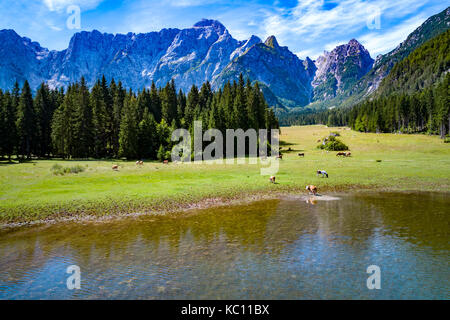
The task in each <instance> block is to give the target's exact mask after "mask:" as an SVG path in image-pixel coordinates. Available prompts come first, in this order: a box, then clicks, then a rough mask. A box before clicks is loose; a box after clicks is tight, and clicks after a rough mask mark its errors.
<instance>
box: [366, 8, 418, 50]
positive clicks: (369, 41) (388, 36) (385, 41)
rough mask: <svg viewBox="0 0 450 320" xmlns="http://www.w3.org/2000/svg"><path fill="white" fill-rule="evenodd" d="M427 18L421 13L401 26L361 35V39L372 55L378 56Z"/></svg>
mask: <svg viewBox="0 0 450 320" xmlns="http://www.w3.org/2000/svg"><path fill="white" fill-rule="evenodd" d="M425 20H426V17H423V16H422V15H419V16H417V17H414V18H411V19H408V20H407V21H405V22H403V23H402V24H401V25H399V26H396V27H394V28H392V29H389V30H386V32H384V33H376V32H371V33H369V34H366V35H364V36H362V37H360V39H359V40H360V42H361V43H362V44H363V46H364V47H365V48H366V49H367V50H369V52H370V53H371V55H372V57H376V56H377V55H378V54H384V53H387V52H389V51H391V50H392V49H394V48H395V47H397V46H398V45H399V44H400V42H402V41H403V40H405V39H406V38H407V37H408V35H409V34H410V33H411V32H413V31H414V30H415V29H416V28H417V27H418V26H420V25H421V24H422V23H423V22H424V21H425Z"/></svg>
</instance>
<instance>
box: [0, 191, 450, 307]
mask: <svg viewBox="0 0 450 320" xmlns="http://www.w3.org/2000/svg"><path fill="white" fill-rule="evenodd" d="M339 198H340V200H335V201H317V202H311V201H308V202H306V201H305V200H304V199H303V198H296V197H286V198H283V199H279V200H270V201H260V202H255V203H252V204H249V205H241V206H233V207H226V208H216V209H206V210H200V211H195V212H189V213H180V214H177V215H171V216H158V217H155V216H146V217H139V218H129V219H128V218H127V219H124V220H119V221H109V222H104V223H96V224H94V223H85V224H74V223H67V224H59V225H51V226H44V227H30V228H21V229H18V230H15V231H12V232H11V231H10V232H4V233H3V234H0V257H1V260H0V298H2V299H19V298H26V299H38V298H45V299H112V298H114V299H392V298H395V299H421V298H424V299H449V298H450V294H449V293H450V291H449V287H450V286H449V280H450V273H449V251H450V250H449V249H450V245H449V230H450V229H449V221H450V219H449V213H450V210H449V208H450V199H449V197H448V195H447V194H430V193H427V194H419V193H397V194H392V193H363V194H359V195H353V196H352V195H340V196H339ZM72 264H75V265H78V266H80V268H81V289H80V290H68V289H67V288H66V279H67V277H68V276H69V275H68V274H66V273H65V271H66V268H67V267H68V266H69V265H72ZM372 264H375V265H378V266H379V267H380V268H381V276H382V278H381V287H382V288H381V290H368V289H367V287H366V280H367V277H368V276H369V275H368V274H367V273H366V269H367V267H368V266H369V265H372Z"/></svg>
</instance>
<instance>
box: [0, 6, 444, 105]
mask: <svg viewBox="0 0 450 320" xmlns="http://www.w3.org/2000/svg"><path fill="white" fill-rule="evenodd" d="M449 17H450V8H447V9H446V10H444V11H443V12H441V13H439V14H437V15H435V16H433V17H431V18H429V19H428V20H427V21H426V22H424V24H423V25H422V26H421V27H419V28H418V29H416V30H415V31H414V32H413V33H412V34H411V35H410V36H409V37H408V38H407V39H406V40H405V41H404V42H403V43H402V44H400V45H399V47H397V48H396V49H394V50H393V51H392V52H390V53H388V54H386V55H383V56H380V57H378V58H377V59H376V61H374V60H373V59H372V58H371V56H370V54H369V52H368V51H367V50H366V49H365V48H364V47H363V46H362V45H361V44H360V43H359V42H358V41H357V40H355V39H352V40H350V41H349V43H348V44H345V45H341V46H338V47H336V48H335V49H334V50H332V51H331V52H324V55H322V56H321V57H319V58H318V59H317V61H312V60H311V59H309V58H306V59H305V60H301V59H299V58H298V57H297V56H296V55H295V54H293V53H292V52H291V51H289V49H288V48H287V47H283V46H280V45H279V44H278V42H277V40H276V38H275V37H274V36H271V37H269V38H268V39H267V40H266V41H265V42H264V43H263V42H262V41H261V39H260V38H258V37H257V36H252V37H250V38H249V39H248V40H245V41H238V40H236V39H234V38H233V37H232V36H231V35H230V33H229V32H228V30H227V29H226V28H225V27H224V26H223V25H222V24H221V23H220V22H218V21H215V20H206V19H204V20H202V21H200V22H198V23H196V24H195V25H194V26H193V27H192V28H187V29H182V30H181V29H163V30H161V31H159V32H150V33H141V34H134V33H128V34H116V35H113V34H107V33H100V32H99V31H96V30H94V31H91V32H86V31H82V32H79V33H76V34H74V36H73V37H72V39H71V40H70V43H69V47H68V48H67V49H65V50H62V51H49V50H48V49H46V48H42V47H41V46H40V45H39V43H37V42H33V41H31V40H30V39H28V38H26V37H21V36H19V35H18V34H17V33H16V32H15V31H14V30H1V31H0V43H1V46H0V88H3V89H10V88H12V86H13V84H14V82H15V81H16V80H17V81H18V82H19V83H23V82H24V81H25V79H27V80H28V81H29V82H30V85H31V87H32V88H33V89H36V88H37V87H38V86H39V85H40V83H41V82H47V83H48V84H49V85H50V87H66V86H67V85H68V84H69V83H71V82H75V81H77V80H79V79H80V78H81V77H82V76H83V77H84V78H85V79H86V82H87V84H88V85H90V86H92V85H93V84H94V82H95V81H96V80H97V79H98V78H100V77H101V76H102V75H105V77H106V78H107V79H112V78H114V79H116V80H120V81H122V83H123V85H124V87H129V88H133V89H136V90H138V89H142V88H143V87H149V86H150V85H151V83H152V81H154V82H155V83H156V85H157V86H164V85H165V84H166V82H168V81H170V80H171V79H174V80H175V83H176V85H177V87H178V88H181V89H182V90H184V91H188V90H189V89H190V87H191V86H192V85H193V84H196V85H200V84H201V83H203V82H205V81H207V80H209V81H210V82H211V85H212V88H213V89H218V88H220V87H222V86H223V85H224V84H225V82H226V81H233V80H237V79H238V76H239V74H240V73H243V74H244V76H245V77H249V78H250V79H251V80H252V81H258V82H259V83H260V85H261V88H262V90H263V92H264V94H265V97H266V99H267V101H268V102H269V104H270V105H271V106H274V107H275V108H276V110H277V111H278V112H283V111H288V110H293V109H297V107H304V106H306V105H310V106H312V107H316V108H321V107H329V106H332V105H335V104H341V103H344V104H350V103H354V102H355V101H358V99H362V98H364V97H365V96H367V95H368V94H370V93H371V92H373V91H374V90H375V89H376V88H377V87H378V86H379V83H380V82H381V80H382V79H383V78H384V77H386V76H387V75H388V74H389V71H390V70H391V68H392V67H393V65H394V64H395V62H397V61H399V60H401V59H403V58H404V57H406V56H407V55H408V54H409V53H410V52H412V51H413V50H414V49H415V48H417V47H418V46H420V45H421V44H422V43H424V42H425V41H427V40H429V39H430V38H432V37H433V36H435V35H437V34H439V33H441V32H443V31H445V30H447V29H448V28H449V27H450V20H449Z"/></svg>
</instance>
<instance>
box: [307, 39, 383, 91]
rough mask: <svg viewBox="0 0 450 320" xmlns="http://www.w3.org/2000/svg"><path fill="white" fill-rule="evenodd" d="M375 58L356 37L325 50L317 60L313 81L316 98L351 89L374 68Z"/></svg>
mask: <svg viewBox="0 0 450 320" xmlns="http://www.w3.org/2000/svg"><path fill="white" fill-rule="evenodd" d="M373 62H374V60H373V59H372V58H371V57H370V54H369V51H367V49H366V48H364V46H363V45H362V44H361V43H359V42H358V40H356V39H351V40H350V41H349V42H348V43H347V44H343V45H339V46H337V47H336V48H334V49H333V50H332V51H331V52H327V51H325V52H324V54H323V55H322V56H320V57H319V58H318V59H317V61H316V66H317V72H316V75H315V77H314V80H313V82H312V85H313V86H314V88H315V89H314V91H315V93H314V95H315V99H325V100H326V99H330V98H333V97H335V96H336V94H338V93H341V92H342V91H344V90H347V89H349V88H350V87H351V86H352V85H353V84H354V83H355V82H356V81H357V80H359V79H360V78H361V77H363V76H364V75H365V74H366V73H367V72H368V71H369V70H370V68H372V65H373Z"/></svg>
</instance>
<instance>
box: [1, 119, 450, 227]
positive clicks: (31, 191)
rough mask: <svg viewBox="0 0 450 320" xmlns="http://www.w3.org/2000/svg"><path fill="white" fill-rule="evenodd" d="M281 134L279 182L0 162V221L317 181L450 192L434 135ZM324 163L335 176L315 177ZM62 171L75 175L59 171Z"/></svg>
mask: <svg viewBox="0 0 450 320" xmlns="http://www.w3.org/2000/svg"><path fill="white" fill-rule="evenodd" d="M332 131H334V132H337V133H339V135H340V139H341V140H342V141H343V142H344V143H345V144H346V145H348V146H349V149H350V151H351V153H352V157H348V158H341V157H336V152H331V151H330V152H326V151H325V150H318V149H317V148H316V145H317V140H318V139H320V138H322V137H323V136H326V135H328V134H329V133H330V132H332ZM280 139H281V140H282V141H283V142H284V144H285V145H289V147H290V148H291V150H292V152H286V153H284V155H283V159H282V160H280V161H279V164H280V169H279V172H278V173H277V175H276V177H277V184H271V183H269V181H268V177H267V176H261V175H260V165H253V164H235V165H226V164H210V163H201V164H169V165H163V164H161V163H156V162H146V163H145V164H144V166H142V167H137V166H136V165H135V162H134V161H131V162H126V161H119V162H118V161H62V160H57V161H56V160H42V161H31V162H26V163H20V164H19V163H13V164H9V163H7V162H0V181H1V186H0V221H1V222H3V223H4V222H24V221H34V220H40V219H50V218H51V219H53V218H60V217H71V216H84V215H94V216H104V215H118V214H123V213H131V212H144V213H145V212H151V211H155V210H156V211H165V210H175V209H179V208H184V207H189V206H190V205H191V204H193V203H196V202H199V201H201V200H204V199H215V200H214V201H212V203H211V204H218V203H221V202H224V201H227V200H228V199H239V198H244V197H249V196H254V195H270V194H273V193H282V192H295V193H297V192H304V186H305V185H307V184H314V185H317V186H318V188H319V191H321V192H324V191H346V190H349V191H350V190H351V191H354V190H361V189H375V188H376V189H383V190H396V191H399V190H411V191H413V190H425V191H445V192H449V191H450V145H449V144H444V143H442V140H440V139H439V138H438V137H436V136H427V135H396V134H375V133H367V134H365V133H359V132H354V131H351V130H348V129H346V128H337V129H336V128H332V129H330V128H327V127H325V126H304V127H289V128H282V129H281V136H280ZM282 151H283V150H282ZM298 152H302V153H305V157H299V156H298V155H297V153H298ZM56 164H57V166H56ZM112 164H118V165H119V170H118V171H113V170H112V169H111V165H112ZM55 167H56V169H55ZM66 168H69V169H66ZM71 168H76V169H73V170H72V169H71ZM81 168H82V169H81ZM319 169H321V170H326V171H327V172H328V174H329V176H330V178H329V179H326V178H320V177H317V176H316V170H319ZM61 170H62V172H64V173H76V174H62V175H61V174H56V175H55V174H54V172H55V171H58V172H59V171H61ZM65 170H68V171H67V172H65Z"/></svg>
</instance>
